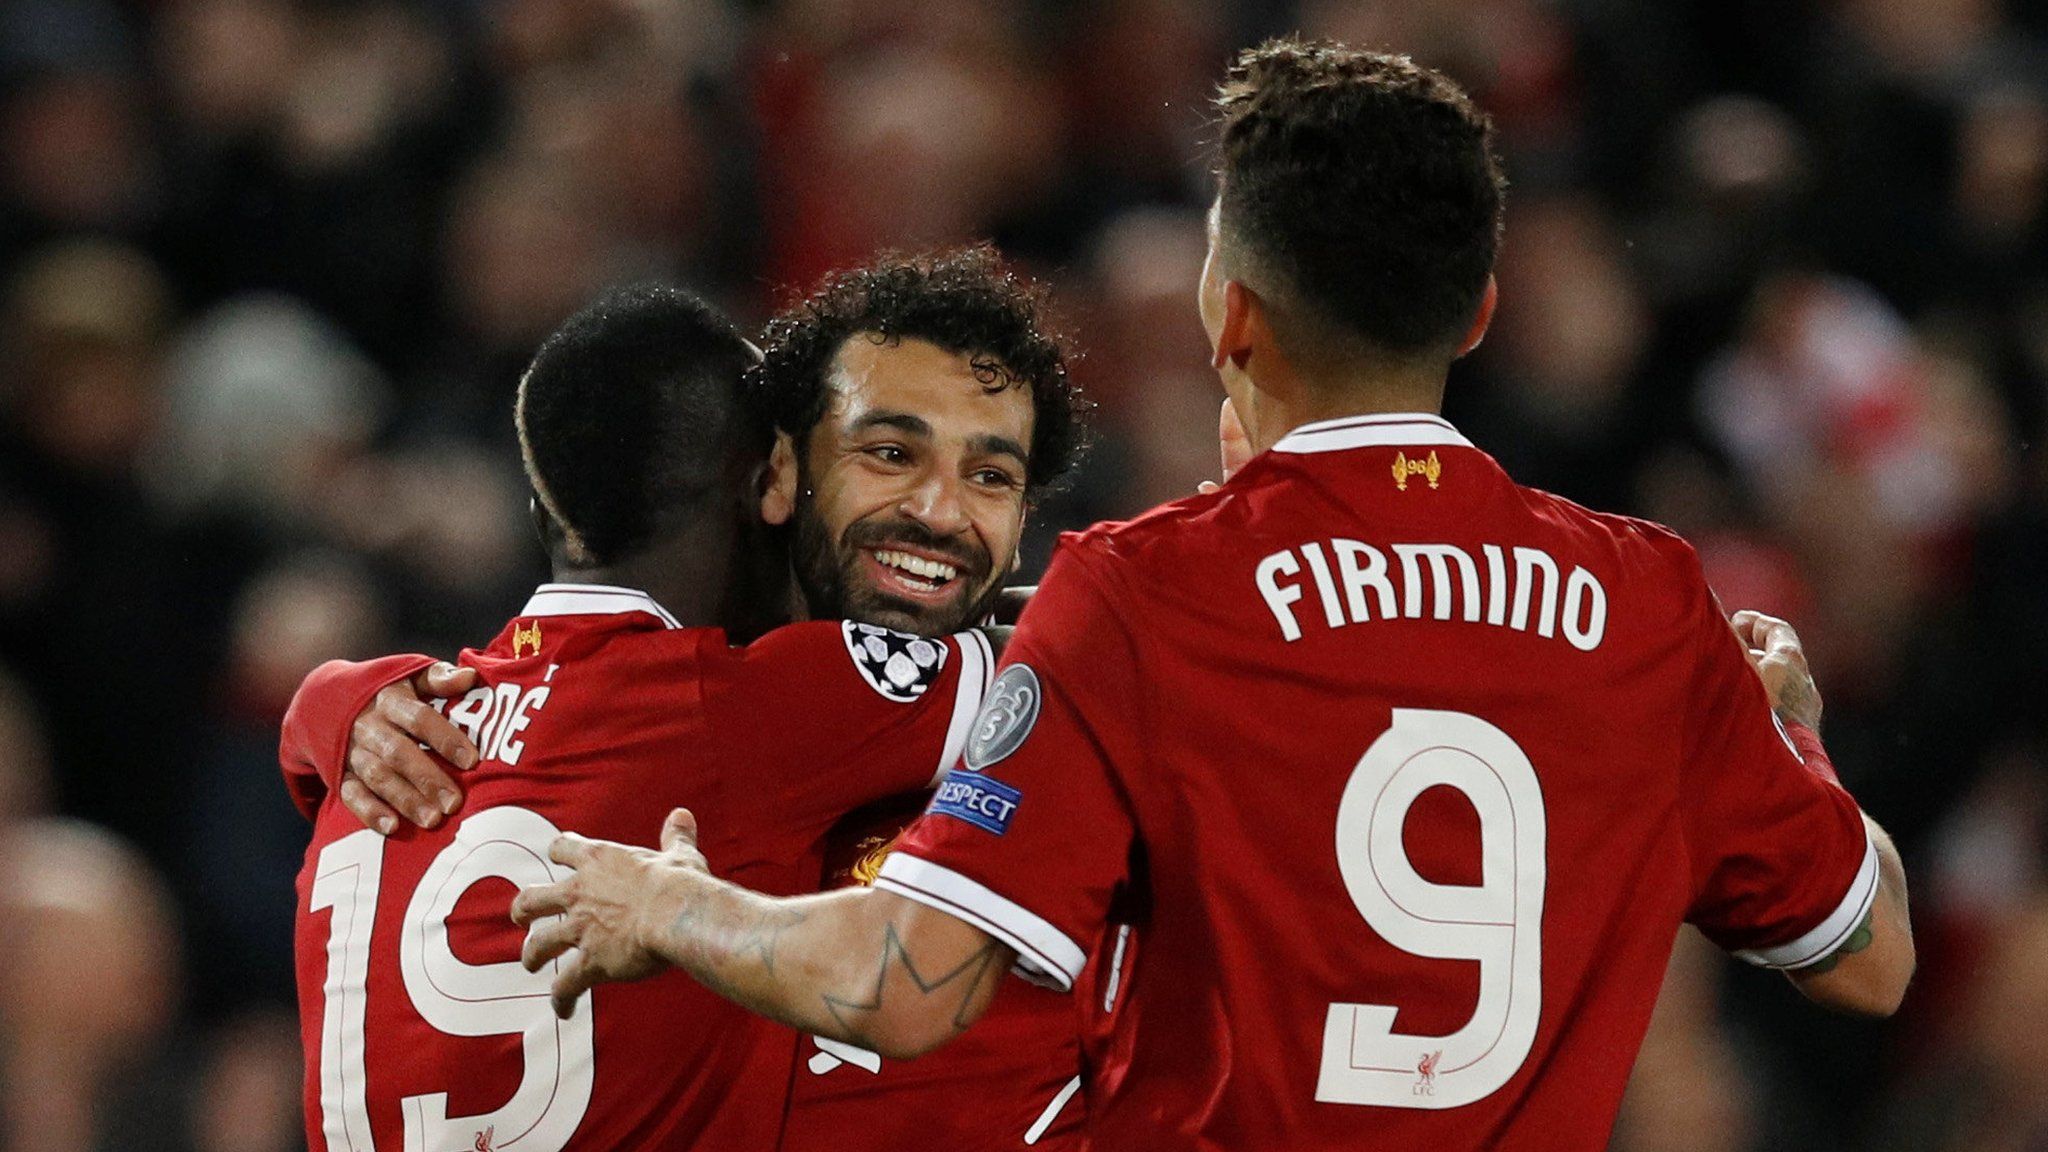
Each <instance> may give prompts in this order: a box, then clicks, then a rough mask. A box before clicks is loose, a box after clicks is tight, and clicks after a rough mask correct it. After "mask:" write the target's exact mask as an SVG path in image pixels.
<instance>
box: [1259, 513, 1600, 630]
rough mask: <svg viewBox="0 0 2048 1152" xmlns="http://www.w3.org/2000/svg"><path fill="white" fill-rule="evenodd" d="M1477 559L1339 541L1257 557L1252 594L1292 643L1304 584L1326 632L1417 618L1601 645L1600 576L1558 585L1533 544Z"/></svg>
mask: <svg viewBox="0 0 2048 1152" xmlns="http://www.w3.org/2000/svg"><path fill="white" fill-rule="evenodd" d="M1479 553H1480V556H1479V558H1478V559H1477V560H1475V559H1474V557H1473V555H1472V554H1471V553H1470V552H1467V551H1466V550H1465V549H1463V548H1460V547H1458V546H1457V545H1455V544H1389V545H1386V546H1384V547H1381V546H1378V545H1373V544H1368V543H1366V542H1364V541H1362V540H1349V539H1345V538H1343V537H1338V538H1335V539H1331V540H1314V541H1310V542H1309V543H1306V544H1301V545H1298V546H1296V547H1293V548H1287V549H1283V550H1281V551H1279V552H1275V553H1273V554H1272V555H1270V556H1268V557H1266V558H1265V559H1263V560H1261V561H1259V566H1258V570H1257V575H1256V576H1255V579H1256V580H1257V581H1258V585H1259V595H1260V596H1262V597H1264V598H1265V601H1266V607H1267V608H1270V609H1272V612H1273V619H1274V621H1275V622H1276V623H1278V624H1279V625H1280V635H1281V636H1282V637H1284V638H1285V639H1287V640H1289V641H1295V640H1299V639H1301V635H1302V632H1301V629H1302V620H1303V618H1304V616H1306V617H1307V618H1308V619H1310V620H1313V619H1315V618H1316V616H1317V613H1316V611H1315V609H1314V608H1310V607H1307V606H1305V605H1303V604H1302V603H1301V602H1302V600H1303V599H1304V597H1305V595H1306V592H1305V589H1304V584H1307V585H1308V586H1309V587H1313V588H1314V589H1315V603H1316V604H1317V605H1319V606H1320V607H1321V609H1322V611H1321V613H1320V615H1321V619H1322V621H1323V622H1324V623H1326V624H1328V625H1329V626H1330V627H1332V628H1342V627H1344V626H1345V625H1347V624H1364V623H1367V622H1368V621H1372V620H1393V619H1396V618H1401V619H1408V620H1420V619H1422V618H1424V616H1425V615H1426V616H1427V617H1428V618H1429V619H1431V620H1454V619H1455V620H1461V621H1463V622H1465V623H1467V624H1481V623H1484V624H1487V625H1491V626H1492V627H1495V628H1511V629H1513V630H1514V631H1516V632H1530V631H1533V632H1534V633H1535V634H1536V635H1538V636H1541V637H1543V638H1545V639H1549V638H1551V637H1554V636H1556V635H1558V634H1559V633H1560V631H1561V632H1562V633H1563V636H1564V639H1565V640H1566V641H1568V642H1569V643H1570V644H1571V646H1572V647H1574V648H1577V649H1578V650H1579V651H1581V652H1591V651H1592V650H1593V649H1595V648H1598V647H1599V646H1600V639H1601V637H1603V636H1605V635H1606V634H1607V589H1606V588H1604V587H1602V586H1601V584H1600V579H1599V577H1597V576H1595V575H1593V574H1592V573H1591V572H1588V571H1586V570H1585V569H1584V568H1582V567H1579V566H1578V565H1573V566H1572V569H1571V572H1570V573H1569V574H1568V575H1564V576H1563V577H1562V579H1560V574H1559V566H1558V562H1557V559H1556V558H1555V557H1553V556H1552V555H1551V554H1550V553H1549V552H1546V551H1544V550H1543V549H1541V548H1528V547H1523V546H1521V545H1509V544H1482V545H1480V546H1479ZM1389 554H1391V555H1392V560H1389ZM1482 565H1483V566H1484V568H1485V571H1486V576H1485V580H1484V584H1485V591H1484V592H1483V593H1482V592H1481V590H1480V585H1481V579H1480V568H1481V566H1482ZM1425 567H1426V568H1427V570H1428V572H1429V579H1428V581H1427V582H1426V583H1425V582H1424V580H1423V571H1424V569H1425ZM1396 568H1398V572H1396V571H1395V569H1396ZM1304 572H1306V574H1307V575H1306V576H1304V575H1303V573H1304ZM1454 576H1455V579H1454ZM1560 584H1562V586H1563V594H1562V596H1560V595H1559V585H1560ZM1560 600H1562V601H1563V605H1562V611H1560V606H1559V601H1560Z"/></svg>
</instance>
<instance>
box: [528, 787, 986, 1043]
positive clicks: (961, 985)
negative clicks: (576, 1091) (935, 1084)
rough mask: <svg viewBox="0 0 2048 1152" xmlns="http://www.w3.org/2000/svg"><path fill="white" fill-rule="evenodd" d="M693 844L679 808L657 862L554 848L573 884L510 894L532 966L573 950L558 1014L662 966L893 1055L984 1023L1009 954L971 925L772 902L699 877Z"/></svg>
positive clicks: (559, 983) (852, 897)
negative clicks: (593, 992) (593, 990)
mask: <svg viewBox="0 0 2048 1152" xmlns="http://www.w3.org/2000/svg"><path fill="white" fill-rule="evenodd" d="M696 834H697V825H696V821H695V819H694V818H692V817H691V816H690V814H689V812H687V811H685V810H683V809H677V810H676V811H675V812H673V813H671V814H670V816H669V819H668V823H667V824H666V825H664V827H663V828H662V848H661V850H660V851H653V850H650V849H646V848H632V847H628V846H626V845H622V844H612V843H607V842H605V841H600V840H587V839H585V838H583V837H581V836H576V835H566V836H563V837H562V838H560V839H559V840H557V841H556V842H555V844H554V846H553V847H552V848H551V849H550V851H549V855H550V856H551V857H552V858H553V859H554V860H555V862H556V863H559V864H565V865H568V866H569V867H571V868H574V869H576V875H575V876H573V877H571V878H570V879H569V880H567V881H566V882H564V883H561V884H552V885H545V886H540V887H535V888H529V889H526V890H525V891H523V892H521V893H520V894H519V898H518V899H517V900H515V901H514V902H513V905H512V918H513V920H514V921H515V922H517V923H519V924H522V925H529V926H530V930H529V932H528V933H527V938H526V948H525V952H524V956H523V959H524V961H525V964H526V967H527V968H528V969H529V970H532V971H538V970H539V969H540V967H541V966H542V965H543V964H546V963H547V962H548V961H550V960H552V959H554V958H555V957H557V956H560V955H562V954H563V953H565V952H567V951H568V950H570V949H572V948H574V949H577V952H576V954H575V955H574V956H572V957H571V958H570V959H569V960H568V961H567V962H566V963H565V964H564V965H563V966H562V968H561V972H560V974H559V975H558V976H557V977H556V979H555V985H554V1002H555V1011H556V1012H557V1013H559V1014H561V1015H562V1016H563V1017H565V1018H566V1017H567V1016H568V1015H569V1014H570V1013H571V1012H573V1011H574V1010H575V1004H576V1000H577V998H578V997H580V996H581V995H582V994H583V993H584V991H585V990H587V989H588V988H590V987H591V986H592V985H594V984H598V983H601V982H604V981H609V980H637V979H642V978H644V977H647V976H650V975H653V974H654V973H655V972H657V971H660V970H661V969H662V968H663V967H664V966H672V967H677V968H681V969H683V970H684V971H686V972H688V973H690V975H691V976H693V977H695V978H696V979H697V981H698V982H699V983H701V984H703V985H704V986H705V987H707V988H709V989H711V990H712V991H714V992H716V993H718V994H719V995H721V996H724V997H725V998H726V999H728V1000H731V1001H733V1002H734V1003H736V1004H738V1005H740V1006H741V1007H743V1008H747V1009H749V1010H750V1011H754V1012H758V1013H760V1014H761V1015H764V1016H767V1017H769V1018H771V1019H774V1020H778V1021H780V1022H782V1023H784V1024H788V1025H790V1026H792V1027H795V1028H799V1029H802V1030H803V1031H806V1032H811V1033H813V1034H816V1035H819V1036H824V1037H827V1038H829V1039H834V1040H843V1041H845V1042H847V1043H849V1044H857V1045H859V1046H860V1047H863V1048H867V1049H869V1050H871V1051H874V1052H879V1053H881V1054H882V1055H883V1056H887V1057H893V1058H898V1059H902V1058H908V1057H913V1056H919V1055H922V1054H924V1053H926V1052H929V1051H931V1050H932V1049H934V1048H937V1047H939V1046H940V1045H941V1044H944V1043H945V1042H946V1041H948V1040H951V1039H952V1038H953V1037H954V1036H957V1035H959V1034H960V1033H961V1032H963V1031H965V1030H966V1029H967V1027H968V1026H969V1025H971V1024H973V1023H974V1022H975V1021H976V1020H978V1019H980V1018H981V1014H982V1013H983V1012H984V1011H986V1010H987V1008H988V1005H989V1002H990V1000H992V999H993V998H994V996H995V991H996V987H997V985H998V983H999V982H1000V981H1001V979H1002V978H1003V974H1004V973H1005V972H1006V971H1008V969H1009V967H1010V965H1011V964H1012V963H1013V962H1014V961H1015V959H1016V954H1015V953H1014V952H1013V951H1012V950H1011V949H1010V948H1008V947H1007V946H1005V945H1003V944H1001V943H999V942H998V941H996V940H995V939H993V938H992V937H990V936H989V935H987V934H986V933H984V932H982V931H981V930H980V929H978V928H975V927H973V926H972V925H969V924H967V923H966V922H964V921H961V920H958V919H955V918H954V917H952V916H949V915H947V914H946V913H944V912H940V911H937V910H935V909H932V908H929V907H926V906H925V905H923V904H920V903H917V902H916V901H914V900H909V899H906V898H904V897H902V896H899V895H896V894H895V893H893V892H886V891H878V890H876V889H872V888H853V889H844V890H841V891H837V892H831V893H826V894H823V895H818V896H799V897H792V898H785V899H775V898H772V897H767V896H763V895H761V894H760V893H758V892H752V891H749V890H747V889H745V888H741V887H739V886H737V885H734V884H729V883H727V882H725V881H723V880H720V879H718V878H717V877H715V876H712V875H711V874H710V872H709V871H708V870H707V868H706V866H705V862H704V857H703V855H702V854H701V853H699V852H698V851H697V844H696V839H697V835H696ZM549 917H553V919H544V918H549Z"/></svg>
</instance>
